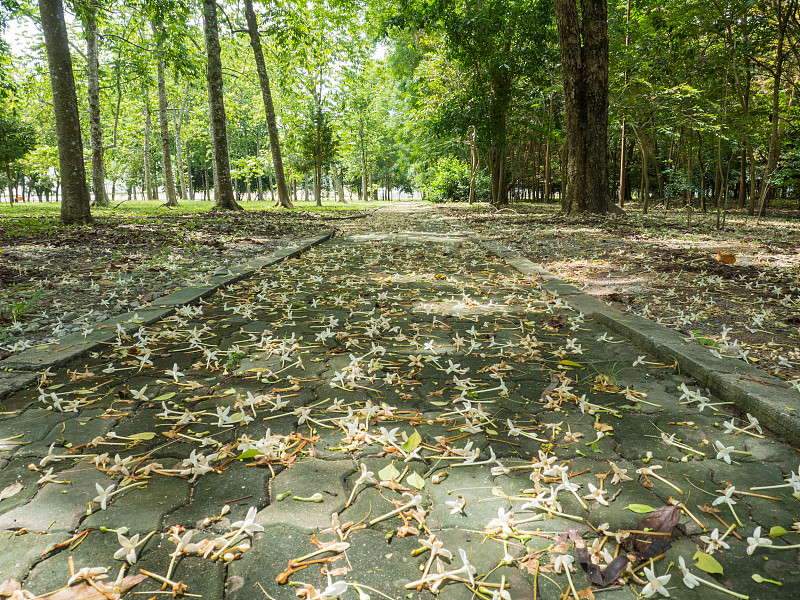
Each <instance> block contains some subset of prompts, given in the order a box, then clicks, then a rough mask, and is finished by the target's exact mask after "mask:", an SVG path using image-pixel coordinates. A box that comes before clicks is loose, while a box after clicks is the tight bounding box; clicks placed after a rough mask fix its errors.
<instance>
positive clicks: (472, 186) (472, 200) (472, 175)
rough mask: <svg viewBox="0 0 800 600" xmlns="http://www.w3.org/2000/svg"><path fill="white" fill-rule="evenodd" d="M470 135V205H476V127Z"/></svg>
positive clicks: (473, 127)
mask: <svg viewBox="0 0 800 600" xmlns="http://www.w3.org/2000/svg"><path fill="white" fill-rule="evenodd" d="M471 129H472V130H471V131H470V133H469V159H470V160H469V203H470V204H474V203H475V178H476V177H477V175H478V148H477V134H476V132H475V126H474V125H473V126H472V128H471Z"/></svg>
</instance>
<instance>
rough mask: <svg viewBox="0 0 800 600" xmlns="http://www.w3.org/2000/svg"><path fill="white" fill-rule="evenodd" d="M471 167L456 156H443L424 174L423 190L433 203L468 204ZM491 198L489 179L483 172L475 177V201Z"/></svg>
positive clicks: (484, 200) (485, 200) (486, 200)
mask: <svg viewBox="0 0 800 600" xmlns="http://www.w3.org/2000/svg"><path fill="white" fill-rule="evenodd" d="M469 180H470V167H469V165H468V164H467V163H465V162H463V161H461V160H459V159H458V158H456V157H454V156H442V157H439V159H437V161H436V162H435V163H434V164H433V166H432V167H431V168H430V169H429V170H428V171H426V172H425V173H424V175H423V181H422V182H421V184H422V188H423V189H424V190H425V196H426V198H427V199H428V200H430V201H432V202H467V201H468V200H469ZM490 198H491V193H490V190H489V178H488V177H487V176H486V175H485V174H484V173H483V172H481V171H478V173H477V174H476V176H475V200H476V201H478V202H488V201H489V199H490Z"/></svg>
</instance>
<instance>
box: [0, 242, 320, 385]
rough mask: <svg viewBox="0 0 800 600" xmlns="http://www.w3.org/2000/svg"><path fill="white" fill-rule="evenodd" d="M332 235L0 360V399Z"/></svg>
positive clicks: (233, 270)
mask: <svg viewBox="0 0 800 600" xmlns="http://www.w3.org/2000/svg"><path fill="white" fill-rule="evenodd" d="M334 233H335V230H333V229H326V230H324V232H323V233H322V234H321V235H318V236H316V237H313V238H306V239H302V240H300V241H299V242H298V243H297V244H295V245H294V246H291V247H289V248H282V249H281V250H276V251H275V252H273V253H272V254H270V255H269V256H267V257H264V258H253V259H251V260H249V261H247V262H246V263H244V264H242V265H239V266H237V267H233V268H231V269H230V270H229V271H228V274H227V275H221V276H216V277H211V278H210V281H211V283H209V284H208V285H202V286H192V287H186V288H181V289H179V290H176V291H174V292H172V293H171V294H168V295H166V296H162V297H161V298H157V299H156V300H154V301H153V302H152V303H151V304H150V306H147V307H144V308H142V309H140V310H137V311H133V312H128V313H125V314H122V315H117V316H115V317H112V318H111V319H108V320H107V321H102V322H100V323H96V324H94V330H93V331H92V332H91V333H90V334H88V335H86V336H84V335H82V334H71V335H67V336H64V337H63V338H61V339H60V340H59V341H58V342H57V343H56V344H49V345H45V346H36V347H34V348H30V349H28V350H25V351H23V352H20V353H19V354H15V355H13V356H9V357H8V358H6V359H5V360H1V361H0V398H4V397H6V396H8V395H9V394H12V393H14V392H16V391H18V390H21V389H23V388H25V387H27V386H28V385H30V384H31V383H32V382H33V381H35V380H36V376H35V374H34V373H33V372H35V371H42V370H44V369H47V368H48V367H50V368H58V367H61V366H63V365H65V364H66V363H68V362H69V361H71V360H73V359H75V358H79V357H81V356H84V355H85V354H87V353H89V352H91V351H93V350H96V349H97V348H99V347H100V346H102V345H103V344H107V343H109V342H111V341H112V340H114V339H115V338H116V335H117V326H118V325H119V326H121V327H122V328H123V330H124V331H125V333H130V332H132V331H135V330H137V329H138V328H139V327H140V326H146V325H151V324H152V323H155V322H157V321H160V320H161V319H163V318H165V317H168V316H170V315H171V314H173V313H174V312H175V310H176V309H177V308H178V307H181V306H185V305H187V304H192V303H195V302H198V301H199V300H201V299H202V298H205V297H207V296H209V295H211V294H213V293H214V292H215V291H217V290H218V289H219V288H221V287H223V286H226V285H230V284H232V283H235V282H237V281H241V280H242V279H246V278H247V277H250V276H252V275H253V274H255V273H256V272H257V271H258V270H259V269H263V268H265V267H269V266H272V265H274V264H277V263H279V262H282V261H284V260H286V259H289V258H295V257H297V256H299V255H300V254H302V253H303V252H306V251H308V250H309V249H311V248H313V247H314V246H317V245H319V244H322V243H323V242H326V241H328V240H329V239H331V238H332V237H333V235H334Z"/></svg>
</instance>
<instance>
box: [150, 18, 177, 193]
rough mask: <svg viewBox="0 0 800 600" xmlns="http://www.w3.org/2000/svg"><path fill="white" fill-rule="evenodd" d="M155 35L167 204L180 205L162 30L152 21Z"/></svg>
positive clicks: (162, 156)
mask: <svg viewBox="0 0 800 600" xmlns="http://www.w3.org/2000/svg"><path fill="white" fill-rule="evenodd" d="M152 26H153V35H155V36H156V43H157V47H158V51H157V61H156V72H157V74H158V126H159V129H160V131H161V167H162V169H163V171H164V190H165V192H166V194H167V202H166V205H167V206H178V198H177V196H176V194H175V179H174V177H173V175H172V154H171V152H170V140H169V120H168V117H167V84H166V81H165V80H164V57H163V49H162V45H163V42H162V39H161V35H162V34H161V32H160V31H159V28H158V26H157V25H156V23H155V22H153V23H152Z"/></svg>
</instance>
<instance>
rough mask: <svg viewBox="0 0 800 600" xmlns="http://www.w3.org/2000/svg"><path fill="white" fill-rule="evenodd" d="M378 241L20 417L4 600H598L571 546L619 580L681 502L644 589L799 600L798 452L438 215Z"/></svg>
mask: <svg viewBox="0 0 800 600" xmlns="http://www.w3.org/2000/svg"><path fill="white" fill-rule="evenodd" d="M389 223H390V224H391V225H392V230H391V231H387V232H372V233H365V234H363V235H356V236H352V237H349V238H334V239H333V240H331V241H329V242H327V243H325V244H323V245H321V246H318V247H316V248H314V249H312V250H311V251H309V252H307V253H305V254H303V255H302V256H300V257H299V258H295V259H292V260H288V261H286V262H283V263H281V264H279V265H276V266H272V267H269V268H267V269H264V270H263V271H262V272H261V273H260V274H259V276H258V277H251V278H249V279H246V280H244V281H241V282H238V283H235V284H232V285H230V286H228V287H227V288H226V289H224V290H221V291H219V292H218V293H216V294H215V295H213V296H211V297H209V298H207V299H206V300H205V301H203V302H202V303H200V304H198V305H195V306H187V307H184V308H181V309H179V310H178V313H177V314H176V315H174V316H172V317H169V318H167V319H164V320H163V321H161V322H157V323H154V324H152V325H150V326H146V327H145V326H142V327H141V328H140V329H139V330H138V332H136V333H135V334H133V335H126V334H119V335H118V336H117V338H116V339H115V340H112V341H110V342H109V343H107V344H106V345H105V346H104V348H103V349H102V351H100V352H96V353H94V354H93V355H92V356H90V357H86V358H83V359H79V360H77V361H73V362H71V363H70V364H67V365H66V366H64V367H61V368H59V369H54V370H52V371H48V372H45V373H42V374H40V375H39V376H38V382H39V385H38V386H35V385H34V386H31V387H30V388H29V389H27V390H24V391H20V392H18V393H16V394H14V395H11V396H9V397H7V398H6V399H5V400H4V401H3V405H2V414H1V415H0V419H2V420H0V466H2V470H1V471H0V498H2V500H0V531H2V533H0V581H2V580H17V581H18V582H20V583H21V584H22V587H23V588H24V589H25V590H27V591H29V592H31V594H45V593H49V592H53V591H55V590H61V592H59V593H58V594H56V595H55V596H51V597H55V598H103V597H116V596H114V595H113V592H111V591H109V590H110V588H107V587H103V585H104V582H103V580H102V579H100V578H99V577H100V576H92V575H91V574H90V575H89V578H90V579H92V580H93V581H94V582H95V585H97V586H98V587H100V588H101V589H103V590H105V591H106V594H107V595H106V596H103V595H101V594H99V593H98V592H95V591H94V590H91V588H88V587H87V586H86V585H85V584H81V583H76V584H74V585H73V586H72V587H70V588H67V589H62V588H64V587H65V586H66V585H67V582H68V580H70V577H71V575H72V574H73V573H76V572H79V571H80V570H81V569H86V568H94V567H107V568H108V574H109V578H108V579H107V580H105V583H106V584H108V583H109V582H112V581H113V580H114V579H115V578H117V575H118V572H119V570H120V568H121V567H122V566H123V565H126V564H127V563H133V562H134V560H135V564H132V565H130V566H129V569H128V571H127V574H128V575H129V579H127V580H125V581H126V582H129V583H134V582H138V579H133V578H132V576H135V575H137V574H139V573H140V569H143V570H145V571H147V572H149V573H153V574H155V575H156V576H160V577H164V578H166V577H168V578H169V580H170V581H171V582H173V583H174V584H178V582H180V585H174V586H172V587H171V585H172V584H169V585H167V586H166V587H167V589H166V590H165V591H164V590H162V589H161V585H160V582H159V581H157V580H156V579H154V578H152V577H151V578H148V579H145V580H143V581H142V582H141V583H138V585H136V587H135V588H133V590H132V591H131V592H129V594H128V596H129V597H133V593H134V592H135V593H139V594H140V596H139V597H144V598H161V597H169V596H171V595H172V594H173V592H172V590H173V587H175V588H176V592H179V593H185V595H186V597H203V598H208V599H218V598H226V599H230V600H239V599H242V600H245V599H255V598H274V599H279V598H296V597H297V593H298V592H299V591H300V592H302V591H303V590H305V592H304V593H305V594H306V596H305V597H306V598H307V599H310V598H334V597H337V594H340V596H341V597H342V598H344V599H348V598H351V599H355V598H359V599H361V600H363V599H364V598H373V599H377V598H391V599H401V598H413V599H417V598H419V599H424V598H431V597H433V593H432V591H434V592H438V597H439V598H443V599H460V598H473V597H475V598H500V597H502V598H512V599H515V600H516V599H530V598H542V599H545V600H548V599H556V598H559V596H560V595H561V594H562V593H565V592H566V593H569V590H570V586H572V588H573V589H574V590H575V591H576V592H580V591H581V590H584V589H586V588H587V587H588V586H589V581H588V580H587V576H586V575H585V574H584V572H583V570H582V569H581V568H580V567H579V564H578V561H577V560H574V563H573V569H575V570H574V572H572V573H571V575H570V577H569V578H568V577H567V576H566V574H565V572H564V569H563V567H564V564H565V563H568V562H569V560H570V558H564V557H575V549H574V547H573V546H572V545H571V544H569V543H567V542H566V541H565V540H564V537H563V533H564V532H565V531H567V530H568V529H570V528H573V529H574V530H575V531H576V533H577V534H578V535H580V536H582V537H583V539H585V540H586V542H587V544H588V545H589V546H590V549H591V550H592V553H593V554H594V555H596V556H597V558H598V559H599V561H600V562H601V564H602V565H605V564H606V563H607V562H609V561H611V559H612V557H613V556H614V555H617V554H619V553H622V554H624V553H625V552H626V551H631V550H633V547H632V545H631V541H632V537H633V535H634V534H631V533H630V532H629V531H628V530H632V529H635V528H636V525H637V522H638V521H639V519H641V518H642V517H644V516H646V514H647V513H649V512H650V511H651V510H653V509H658V508H660V507H663V506H665V505H667V504H668V502H669V501H670V499H671V498H673V499H675V500H676V501H678V502H680V503H683V506H684V508H685V509H687V510H686V511H684V512H683V513H682V514H681V515H680V520H679V522H678V524H677V526H676V528H675V530H674V532H673V535H672V545H671V547H670V548H669V549H667V550H666V552H665V554H664V556H663V557H659V558H658V559H657V560H655V561H654V563H653V565H652V568H653V571H652V572H651V573H650V575H651V577H655V576H658V577H662V579H661V580H660V582H663V585H664V587H665V588H666V590H668V591H669V593H670V594H671V595H672V596H673V597H677V598H686V599H693V598H703V599H716V598H725V597H728V596H727V594H725V593H723V592H722V591H717V590H715V589H712V588H711V587H708V586H707V585H705V584H700V585H699V587H695V588H694V589H689V588H688V587H687V586H686V585H685V584H684V580H683V576H682V574H681V572H680V570H679V567H678V560H679V557H681V558H682V559H683V560H684V561H685V564H686V565H687V566H688V567H689V569H690V571H691V573H693V574H694V575H695V576H696V577H701V578H702V579H704V580H706V581H708V582H710V583H713V584H714V585H717V586H720V587H721V588H723V589H727V590H731V591H735V592H737V593H739V594H740V595H746V596H749V597H750V598H754V599H755V598H764V599H766V598H795V597H796V595H797V591H796V590H797V589H798V588H797V586H798V585H800V567H798V554H797V550H796V549H785V547H786V546H789V545H792V544H795V543H798V542H800V533H798V531H797V528H796V527H795V528H794V529H793V526H794V524H795V522H796V520H800V500H798V499H797V498H795V497H793V496H792V492H793V487H791V485H790V484H786V482H785V480H787V479H789V478H790V477H792V478H793V481H797V479H798V475H797V472H796V469H797V467H798V462H799V460H798V454H797V451H796V449H795V448H793V447H791V446H790V445H788V444H785V443H782V442H780V441H777V440H776V439H774V438H773V437H772V436H771V434H770V433H769V432H767V431H765V432H764V433H763V436H761V435H759V434H758V432H757V431H756V427H755V426H753V425H750V426H749V427H748V421H747V419H746V418H744V417H743V415H738V416H732V415H731V414H728V413H727V412H725V410H726V408H727V407H726V406H724V405H722V401H721V400H719V399H715V398H713V397H710V396H709V395H708V394H707V393H706V392H705V391H704V390H703V389H700V388H699V387H698V386H697V385H696V383H695V382H693V381H692V380H690V379H688V378H687V377H685V376H682V375H680V374H677V373H676V372H675V369H673V368H672V366H671V365H666V364H662V363H661V362H659V361H658V360H656V359H655V358H653V357H650V356H648V355H647V354H645V353H644V352H642V351H641V350H639V349H637V348H636V347H635V346H633V345H631V344H630V343H628V342H625V341H624V340H622V339H620V338H619V336H618V335H616V334H611V333H609V332H608V331H607V330H606V327H605V326H602V325H599V324H598V323H595V322H592V321H590V320H589V319H587V318H584V317H582V316H581V315H580V314H579V313H577V312H575V311H573V310H570V309H569V308H568V307H567V305H566V301H565V300H564V299H562V298H560V297H555V296H552V295H551V294H543V293H542V291H541V288H540V286H539V285H538V284H537V281H536V279H535V278H533V277H530V276H523V275H521V274H519V273H518V272H517V271H514V270H513V269H511V268H510V267H509V266H508V265H507V264H506V263H505V262H503V261H502V260H501V259H499V258H497V257H495V256H493V255H491V254H489V253H487V251H486V250H485V249H484V248H483V247H482V246H480V245H478V244H477V243H475V241H474V240H473V239H472V238H471V237H470V236H469V235H467V234H464V233H463V232H458V231H456V230H454V229H452V228H451V226H450V225H448V224H446V223H444V222H440V221H437V220H436V219H435V218H433V217H432V215H431V213H430V212H429V211H427V210H425V209H412V208H409V209H408V212H407V213H406V214H405V216H404V217H403V220H402V222H400V223H399V224H398V222H397V220H395V221H389ZM532 235H535V232H532ZM726 422H729V423H730V426H729V425H728V423H726ZM742 430H744V431H742ZM752 434H756V435H752ZM728 460H730V464H729V463H728V462H727V461H728ZM642 469H649V470H650V471H647V472H645V471H642ZM781 485H784V487H775V488H774V489H767V490H755V491H753V490H752V488H754V487H763V486H781ZM729 486H730V487H729ZM726 491H727V499H729V500H730V503H731V505H732V506H729V505H728V504H727V500H726V496H725V493H726ZM754 494H755V495H754ZM720 499H721V500H720ZM731 509H733V510H731ZM734 511H735V515H734ZM689 513H691V515H690V514H689ZM737 519H738V520H740V521H741V526H739V525H736V523H737ZM723 522H724V524H723ZM604 524H605V525H604ZM730 525H736V526H735V527H734V528H733V529H732V530H731V531H730V533H728V535H727V536H725V537H724V539H723V540H722V541H720V542H716V541H714V540H715V539H716V538H722V537H723V534H725V533H726V531H728V530H729V526H730ZM756 527H760V534H761V535H760V541H759V540H758V539H755V538H758V535H757V534H756V533H754V531H755V529H756ZM773 528H775V529H773ZM780 528H783V530H785V533H784V532H783V531H782V530H781V529H780ZM704 529H705V531H704ZM771 529H772V533H773V536H772V537H770V536H769V533H770V530H771ZM115 530H116V531H115ZM714 530H716V533H715V534H712V533H711V532H712V531H714ZM781 533H783V535H777V534H781ZM737 535H738V536H741V539H737V537H735V536H737ZM703 537H706V539H707V540H710V541H704V540H703ZM712 538H713V539H712ZM747 538H751V539H750V540H749V541H748V539H747ZM618 540H619V543H618ZM768 544H769V545H770V547H764V546H766V545H768ZM709 546H712V548H709ZM713 546H721V547H718V548H713ZM748 546H750V548H749V549H748ZM698 550H700V551H703V550H706V551H708V552H709V553H713V559H715V560H713V561H711V560H709V558H708V556H704V555H702V554H701V555H697V558H695V559H693V557H695V556H696V552H697V551H698ZM712 550H713V552H712ZM432 552H433V553H434V554H435V555H432ZM464 560H466V561H467V563H466V564H465V562H464ZM697 560H700V562H701V566H704V567H706V568H708V564H707V563H710V564H711V565H712V567H716V566H719V567H720V568H722V569H723V570H724V573H723V574H710V573H704V572H703V571H701V570H700V569H699V568H698V566H696V565H697V563H696V561H697ZM293 566H294V567H296V568H292V567H293ZM643 566H647V567H648V568H650V565H649V564H648V563H645V564H644V565H643ZM712 570H713V568H712ZM667 572H668V573H669V574H671V578H670V579H669V580H668V581H665V580H666V578H665V577H663V576H664V575H665V574H666V573H667ZM758 576H761V577H763V578H766V579H768V580H772V581H773V582H777V583H782V584H783V585H782V586H779V585H777V583H772V582H764V581H762V582H757V581H755V580H754V578H753V577H756V578H758ZM76 579H79V577H78V578H76ZM139 579H142V578H139ZM626 581H627V582H628V583H629V584H630V585H618V586H614V587H612V588H611V589H610V590H598V589H597V588H594V594H596V595H597V596H598V597H601V598H604V599H612V600H622V599H633V598H636V597H637V595H638V594H641V593H642V592H643V591H644V593H645V594H647V593H649V592H650V591H652V590H653V588H654V587H655V586H654V584H652V583H651V584H650V585H649V586H648V587H644V585H643V584H645V583H647V582H648V575H647V573H645V571H644V570H643V569H642V568H641V567H640V568H638V569H637V570H636V575H627V576H626ZM412 582H417V583H416V584H413V585H412ZM14 586H15V584H14V583H13V582H8V581H7V582H6V584H4V586H3V587H0V597H3V594H4V592H5V591H9V594H6V595H10V590H12V589H13V588H14ZM183 586H185V589H184V587H183ZM303 586H308V587H305V588H304V587H303ZM501 586H503V591H502V593H501V592H500V589H501ZM142 592H148V593H145V594H141V593H142ZM91 593H94V594H95V595H94V596H92V595H91ZM17 594H18V595H17V596H15V598H17V597H19V598H21V597H28V596H24V595H22V594H21V593H20V592H17ZM82 594H83V595H82ZM654 594H655V596H656V597H659V594H660V593H659V592H657V591H655V592H654ZM30 597H32V596H30ZM581 597H582V598H585V597H591V596H589V595H587V594H586V593H584V595H582V596H581ZM740 597H742V596H740Z"/></svg>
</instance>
